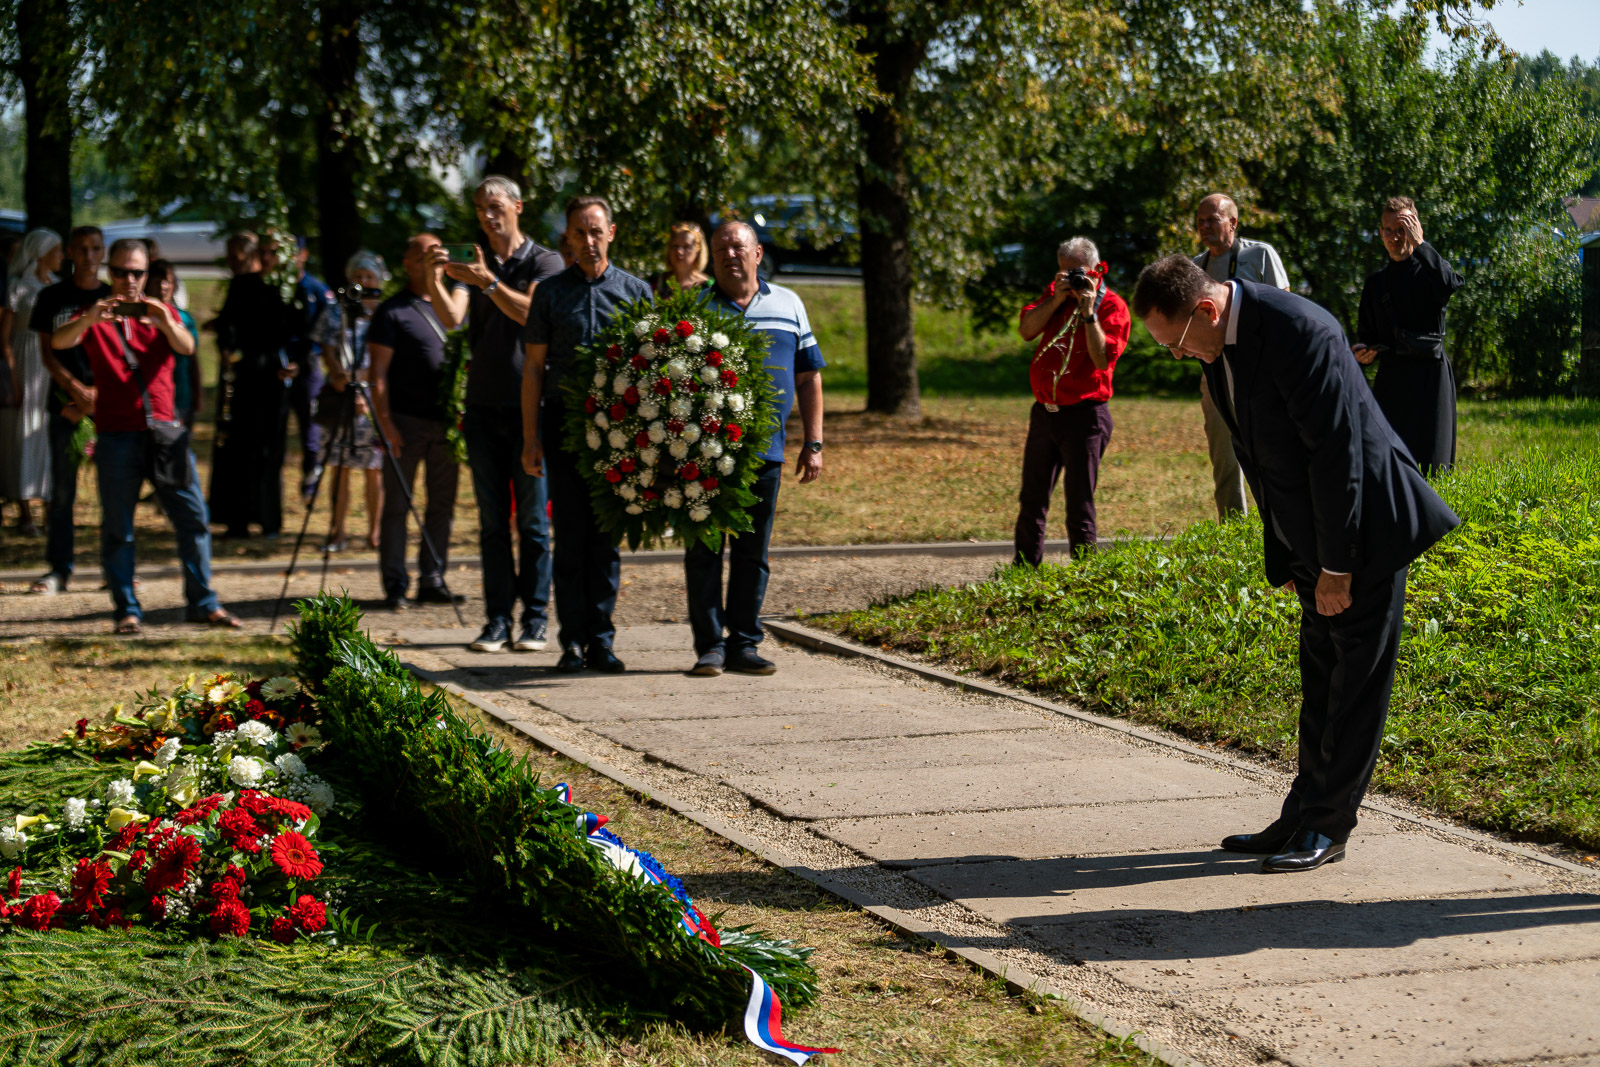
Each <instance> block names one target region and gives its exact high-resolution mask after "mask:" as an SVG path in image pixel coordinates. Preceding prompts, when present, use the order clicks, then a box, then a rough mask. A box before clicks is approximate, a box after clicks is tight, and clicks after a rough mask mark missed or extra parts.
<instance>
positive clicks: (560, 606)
mask: <svg viewBox="0 0 1600 1067" xmlns="http://www.w3.org/2000/svg"><path fill="white" fill-rule="evenodd" d="M565 418H566V416H565V414H564V413H563V411H562V405H561V403H560V402H559V401H557V402H556V403H553V404H552V403H551V402H550V401H548V400H546V401H545V404H544V410H543V411H541V412H540V413H539V438H540V440H541V441H542V442H543V443H544V470H545V475H546V477H548V478H549V480H550V500H551V503H552V505H553V507H552V508H551V512H550V524H551V526H553V527H554V528H555V535H556V563H557V566H556V567H555V586H556V618H557V619H558V620H559V621H560V623H561V630H560V639H561V647H562V648H563V649H571V648H575V649H578V650H579V651H588V650H589V649H592V648H610V647H611V641H612V639H613V638H614V637H616V635H617V628H616V626H615V625H613V624H612V622H611V612H612V611H613V610H615V609H616V606H617V588H618V585H619V583H620V582H621V579H622V554H621V553H619V552H618V551H617V546H616V545H615V544H613V543H612V541H611V535H610V534H608V533H605V532H603V531H602V530H601V529H600V524H599V522H597V521H596V520H595V516H594V508H593V507H592V506H591V505H590V503H589V483H588V482H587V481H585V480H584V478H583V472H582V471H580V470H579V469H578V457H576V456H574V455H573V454H572V453H571V452H568V451H567V450H566V449H565V448H564V447H563V445H562V440H561V439H562V437H564V436H565V430H564V428H563V426H562V423H563V421H564V420H565Z"/></svg>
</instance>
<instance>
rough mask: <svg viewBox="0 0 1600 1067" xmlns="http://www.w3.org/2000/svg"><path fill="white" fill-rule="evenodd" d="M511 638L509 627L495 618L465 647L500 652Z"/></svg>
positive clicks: (475, 650) (479, 650)
mask: <svg viewBox="0 0 1600 1067" xmlns="http://www.w3.org/2000/svg"><path fill="white" fill-rule="evenodd" d="M510 639H511V627H509V626H507V625H506V624H505V623H503V622H501V621H500V620H499V619H495V620H494V621H492V622H490V623H489V625H487V626H485V627H484V628H483V633H481V634H479V635H478V639H477V640H476V641H474V642H472V644H470V645H468V646H467V647H468V648H470V649H472V651H474V652H500V651H503V650H504V649H505V647H506V642H507V641H509V640H510Z"/></svg>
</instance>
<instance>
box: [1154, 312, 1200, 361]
mask: <svg viewBox="0 0 1600 1067" xmlns="http://www.w3.org/2000/svg"><path fill="white" fill-rule="evenodd" d="M1199 310H1200V308H1199V307H1198V306H1197V307H1195V308H1193V309H1192V310H1191V311H1190V312H1189V321H1188V322H1186V323H1184V325H1183V333H1182V334H1180V335H1179V337H1178V339H1177V341H1175V342H1174V343H1172V344H1170V345H1161V342H1160V341H1157V342H1156V344H1158V345H1161V347H1162V348H1165V349H1166V350H1167V351H1168V352H1171V353H1172V354H1173V355H1177V354H1178V349H1180V348H1182V347H1183V342H1184V340H1185V339H1186V338H1187V337H1188V336H1189V327H1190V326H1193V325H1194V313H1195V312H1196V311H1199Z"/></svg>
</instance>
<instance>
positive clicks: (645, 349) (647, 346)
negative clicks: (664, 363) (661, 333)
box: [639, 341, 661, 359]
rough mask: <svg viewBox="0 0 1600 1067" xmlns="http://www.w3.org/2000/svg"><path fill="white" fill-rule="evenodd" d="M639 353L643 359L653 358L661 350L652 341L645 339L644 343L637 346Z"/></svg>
mask: <svg viewBox="0 0 1600 1067" xmlns="http://www.w3.org/2000/svg"><path fill="white" fill-rule="evenodd" d="M639 354H640V355H641V356H643V357H644V358H645V359H655V358H656V357H657V356H659V355H660V354H661V352H660V350H659V349H657V348H656V346H655V345H654V343H652V342H650V341H646V342H645V343H644V344H642V345H640V346H639Z"/></svg>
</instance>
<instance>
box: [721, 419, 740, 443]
mask: <svg viewBox="0 0 1600 1067" xmlns="http://www.w3.org/2000/svg"><path fill="white" fill-rule="evenodd" d="M722 432H723V433H725V434H727V435H728V440H730V441H737V440H738V439H739V438H741V437H743V436H744V427H743V426H740V425H739V424H738V423H737V422H727V423H723V425H722Z"/></svg>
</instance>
